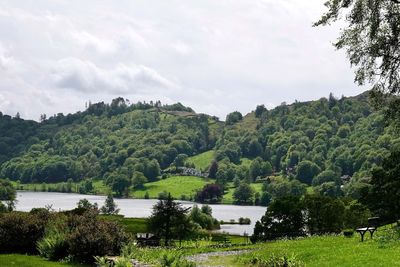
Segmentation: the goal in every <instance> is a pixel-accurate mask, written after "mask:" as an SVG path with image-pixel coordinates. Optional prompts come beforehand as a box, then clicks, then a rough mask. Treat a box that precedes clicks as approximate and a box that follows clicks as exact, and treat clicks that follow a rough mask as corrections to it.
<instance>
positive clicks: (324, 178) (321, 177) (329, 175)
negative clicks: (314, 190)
mask: <svg viewBox="0 0 400 267" xmlns="http://www.w3.org/2000/svg"><path fill="white" fill-rule="evenodd" d="M326 182H335V184H337V185H340V183H341V180H340V177H339V175H337V174H336V173H335V172H334V171H332V170H325V171H323V172H321V173H320V174H318V175H317V177H315V178H314V179H313V181H312V184H313V186H316V185H321V184H323V183H326Z"/></svg>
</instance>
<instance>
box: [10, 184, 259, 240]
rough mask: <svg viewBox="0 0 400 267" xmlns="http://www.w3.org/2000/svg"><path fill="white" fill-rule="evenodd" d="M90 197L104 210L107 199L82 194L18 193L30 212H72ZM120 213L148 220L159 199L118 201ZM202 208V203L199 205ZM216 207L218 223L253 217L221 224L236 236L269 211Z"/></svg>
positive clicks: (21, 205)
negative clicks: (48, 207) (244, 222)
mask: <svg viewBox="0 0 400 267" xmlns="http://www.w3.org/2000/svg"><path fill="white" fill-rule="evenodd" d="M83 198H86V199H87V200H89V201H90V202H92V203H95V202H96V203H97V204H98V205H99V206H100V207H101V206H102V205H103V204H104V200H105V196H97V195H80V194H73V193H53V192H28V191H18V192H17V201H18V202H17V205H16V210H19V211H30V210H31V209H32V208H44V207H45V206H46V205H51V206H52V208H53V209H54V210H56V211H60V210H70V209H73V208H75V207H76V204H77V202H78V201H79V200H80V199H83ZM114 200H115V202H116V204H117V205H118V208H119V209H120V214H122V215H124V216H125V217H133V218H146V217H148V216H150V215H151V211H152V207H153V205H154V204H155V203H156V202H157V200H156V199H117V198H116V199H114ZM180 203H182V205H183V206H185V207H192V206H193V205H194V204H196V203H193V202H187V201H180ZM199 206H201V204H199ZM209 206H210V207H211V208H212V213H213V217H215V218H217V219H218V220H223V221H230V220H231V219H234V220H235V221H237V220H238V219H239V218H240V217H244V218H246V217H247V218H250V220H251V224H250V225H221V231H225V232H228V233H230V234H235V235H243V233H244V232H246V233H248V234H252V233H253V229H254V225H255V223H256V221H257V220H259V219H260V218H261V216H263V215H264V214H265V211H266V208H265V207H259V206H235V205H209Z"/></svg>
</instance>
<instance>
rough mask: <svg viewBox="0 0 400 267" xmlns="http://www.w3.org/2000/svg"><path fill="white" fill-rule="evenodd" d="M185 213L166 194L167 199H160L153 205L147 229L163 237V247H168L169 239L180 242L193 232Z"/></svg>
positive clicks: (180, 206) (184, 210) (179, 205)
mask: <svg viewBox="0 0 400 267" xmlns="http://www.w3.org/2000/svg"><path fill="white" fill-rule="evenodd" d="M187 213H188V210H187V209H185V208H183V207H182V205H181V204H179V203H178V202H175V201H174V200H173V198H172V197H171V195H170V194H168V197H167V199H160V200H159V201H158V202H157V204H155V205H154V207H153V212H152V215H151V216H150V217H149V219H148V228H149V230H150V231H152V232H153V233H155V234H156V235H158V236H159V237H163V238H164V244H165V246H169V245H170V241H171V239H173V238H179V239H180V240H181V239H183V238H185V237H186V236H188V235H190V233H191V232H192V231H193V227H192V225H191V224H190V221H189V220H188V219H187V217H186V214H187Z"/></svg>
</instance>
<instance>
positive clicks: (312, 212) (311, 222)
mask: <svg viewBox="0 0 400 267" xmlns="http://www.w3.org/2000/svg"><path fill="white" fill-rule="evenodd" d="M303 201H304V208H305V210H306V211H307V212H306V214H307V216H306V223H307V226H308V229H309V231H310V233H311V234H319V235H321V234H325V233H340V232H341V231H342V229H343V223H344V215H345V206H344V204H343V202H342V201H341V200H340V199H337V198H331V197H326V196H320V195H307V196H306V197H305V199H304V200H303Z"/></svg>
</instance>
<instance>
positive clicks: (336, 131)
mask: <svg viewBox="0 0 400 267" xmlns="http://www.w3.org/2000/svg"><path fill="white" fill-rule="evenodd" d="M42 119H43V121H42V122H40V123H38V122H34V121H26V120H23V119H20V118H18V117H17V118H15V117H14V118H12V117H10V116H8V115H3V114H2V113H0V164H1V167H0V178H9V179H11V180H14V181H17V180H19V181H20V182H22V183H30V182H36V183H38V182H48V183H50V182H52V183H54V182H61V181H67V180H68V179H72V180H73V181H81V180H86V179H102V180H104V181H105V182H106V184H112V183H120V184H125V185H127V186H129V185H131V184H132V179H136V180H141V181H142V182H145V181H154V180H157V179H159V178H160V177H161V175H162V174H163V170H166V169H168V170H171V168H170V166H171V165H173V166H178V167H179V166H182V165H183V164H184V162H185V161H186V158H187V157H191V156H194V155H199V154H201V153H203V152H207V151H210V150H212V151H214V152H213V153H212V154H211V155H213V158H215V159H216V160H217V161H218V162H219V164H218V165H219V168H218V173H217V174H216V176H217V177H215V178H217V181H218V180H219V181H222V182H225V183H226V182H230V181H233V180H234V179H235V178H236V179H246V180H249V181H256V180H257V179H262V178H264V177H265V176H267V175H270V174H271V173H281V174H284V175H286V176H289V177H290V176H293V177H296V178H297V179H299V180H300V181H301V182H303V183H307V184H312V183H314V184H319V185H321V184H323V183H325V182H332V181H331V180H332V179H336V180H337V179H338V178H339V177H341V176H344V175H349V176H351V177H353V179H352V182H353V183H356V182H361V183H364V182H366V183H367V180H365V179H364V178H365V177H368V176H369V175H370V171H371V169H372V168H373V167H374V166H375V165H380V164H381V162H382V160H383V158H385V157H386V156H387V155H388V153H389V151H390V148H391V147H393V146H400V138H399V136H398V135H395V132H394V129H391V128H389V127H386V126H385V123H384V120H383V115H382V114H381V113H380V112H375V111H374V110H373V109H372V107H371V106H370V105H369V104H368V99H367V94H366V93H364V94H362V95H359V96H356V97H350V98H344V97H342V98H341V99H336V98H334V97H333V96H332V95H330V96H329V97H328V98H321V99H320V100H317V101H311V102H296V103H294V104H291V105H286V104H282V105H280V106H278V107H276V108H274V109H272V110H267V109H266V108H265V107H264V106H262V105H260V106H257V108H256V110H255V111H254V112H251V113H249V114H247V115H246V116H244V117H242V114H240V113H239V112H233V113H231V114H229V115H228V116H227V118H226V121H225V122H222V121H219V120H218V118H216V117H212V116H208V115H204V114H196V113H195V112H194V111H193V110H192V109H191V108H188V107H185V106H183V105H182V104H180V103H178V104H174V105H161V103H160V102H155V103H153V102H150V103H140V102H138V103H136V104H130V103H129V102H128V101H127V100H124V99H123V98H117V99H114V100H113V101H112V103H111V104H105V103H103V102H101V103H96V104H91V105H89V107H88V108H87V109H86V110H85V111H83V112H78V113H75V114H68V115H63V114H61V113H60V114H57V115H55V116H52V117H50V118H48V119H44V118H42ZM207 153H210V152H207ZM248 159H250V161H249V160H248ZM243 162H249V164H243ZM209 164H211V160H210V162H209ZM192 165H193V164H192ZM206 165H207V164H206ZM189 167H196V166H190V164H189ZM203 168H204V167H203ZM203 171H208V168H204V170H203ZM323 174H326V175H325V176H329V178H327V180H324V175H323ZM332 175H333V176H334V178H332ZM317 176H318V177H320V178H318V179H319V181H317V182H315V179H316V177H317ZM363 179H364V180H363ZM336 180H334V181H336Z"/></svg>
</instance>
